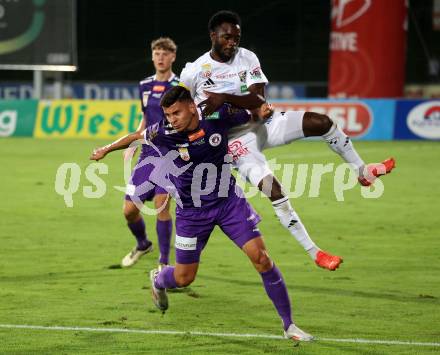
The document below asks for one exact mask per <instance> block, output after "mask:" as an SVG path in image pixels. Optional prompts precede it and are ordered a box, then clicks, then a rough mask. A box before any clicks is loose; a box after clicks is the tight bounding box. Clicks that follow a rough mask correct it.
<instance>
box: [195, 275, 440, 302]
mask: <svg viewBox="0 0 440 355" xmlns="http://www.w3.org/2000/svg"><path fill="white" fill-rule="evenodd" d="M198 278H199V279H204V280H210V281H218V282H223V283H229V284H234V285H239V286H258V287H261V285H262V284H261V282H254V281H246V280H237V279H233V278H229V277H228V278H225V277H220V276H207V275H203V276H198ZM294 288H295V289H296V290H299V291H303V292H310V293H314V294H317V293H319V294H323V295H325V296H328V295H335V296H345V297H359V298H375V299H381V300H389V301H397V302H414V303H428V302H429V303H439V304H440V300H439V299H438V298H435V297H434V296H430V297H426V295H422V294H420V295H393V294H389V293H380V292H367V291H357V290H349V289H340V288H337V289H336V288H328V287H316V286H304V285H298V284H295V285H294Z"/></svg>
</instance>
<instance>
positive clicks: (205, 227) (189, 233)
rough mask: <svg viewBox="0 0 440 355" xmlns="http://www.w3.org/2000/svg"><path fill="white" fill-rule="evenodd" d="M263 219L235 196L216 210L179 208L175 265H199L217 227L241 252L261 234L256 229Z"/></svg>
mask: <svg viewBox="0 0 440 355" xmlns="http://www.w3.org/2000/svg"><path fill="white" fill-rule="evenodd" d="M260 220H261V218H260V216H259V215H258V214H257V213H256V212H255V210H254V209H253V208H252V206H251V205H250V204H249V203H248V202H247V201H246V199H245V198H244V197H241V198H240V197H237V195H236V194H235V193H232V194H230V195H229V197H228V198H226V199H225V200H224V201H222V202H221V203H219V204H218V205H217V206H215V207H211V208H190V209H176V243H175V247H176V262H177V263H179V264H192V263H198V262H199V261H200V254H201V253H202V250H203V248H204V247H205V246H206V243H207V242H208V239H209V236H210V235H211V233H212V230H213V229H214V227H215V226H219V227H220V229H221V230H222V231H223V233H225V234H226V235H227V236H228V237H229V239H231V240H232V241H233V242H234V243H235V244H236V245H237V246H238V247H239V248H240V249H241V248H242V247H243V245H244V244H246V243H247V242H248V241H249V240H251V239H254V238H257V237H259V236H260V235H261V233H260V231H259V229H258V227H257V224H258V223H259V222H260Z"/></svg>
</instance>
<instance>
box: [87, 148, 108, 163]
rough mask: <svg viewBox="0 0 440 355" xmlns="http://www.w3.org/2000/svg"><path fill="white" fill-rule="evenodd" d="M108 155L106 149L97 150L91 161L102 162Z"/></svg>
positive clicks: (94, 151)
mask: <svg viewBox="0 0 440 355" xmlns="http://www.w3.org/2000/svg"><path fill="white" fill-rule="evenodd" d="M106 155H107V149H106V147H102V148H96V149H94V150H93V153H92V155H91V156H90V160H96V161H98V160H101V159H103V158H104V157H105V156H106Z"/></svg>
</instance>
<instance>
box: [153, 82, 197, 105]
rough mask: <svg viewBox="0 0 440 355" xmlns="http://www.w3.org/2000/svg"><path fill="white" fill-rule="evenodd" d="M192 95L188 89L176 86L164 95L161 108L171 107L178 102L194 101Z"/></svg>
mask: <svg viewBox="0 0 440 355" xmlns="http://www.w3.org/2000/svg"><path fill="white" fill-rule="evenodd" d="M192 100H193V99H192V98H191V93H190V92H189V90H188V89H186V88H184V87H183V86H180V85H179V86H174V87H173V88H171V89H169V90H168V91H167V92H166V94H165V95H163V97H162V99H161V100H160V106H162V107H166V108H167V107H170V106H171V105H173V104H175V103H176V102H177V101H192Z"/></svg>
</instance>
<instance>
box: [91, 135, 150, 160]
mask: <svg viewBox="0 0 440 355" xmlns="http://www.w3.org/2000/svg"><path fill="white" fill-rule="evenodd" d="M143 138H144V137H143V135H142V131H141V132H139V131H136V132H134V133H131V134H127V135H126V136H124V137H122V138H119V139H118V140H116V141H114V142H113V143H110V144H107V145H106V146H104V147H100V148H96V149H94V150H93V152H92V155H91V156H90V160H96V161H98V160H101V159H103V158H104V157H105V156H106V155H107V154H108V153H110V152H113V151H114V150H120V149H125V148H128V147H129V146H130V144H131V143H133V142H135V141H137V140H139V139H143Z"/></svg>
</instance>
